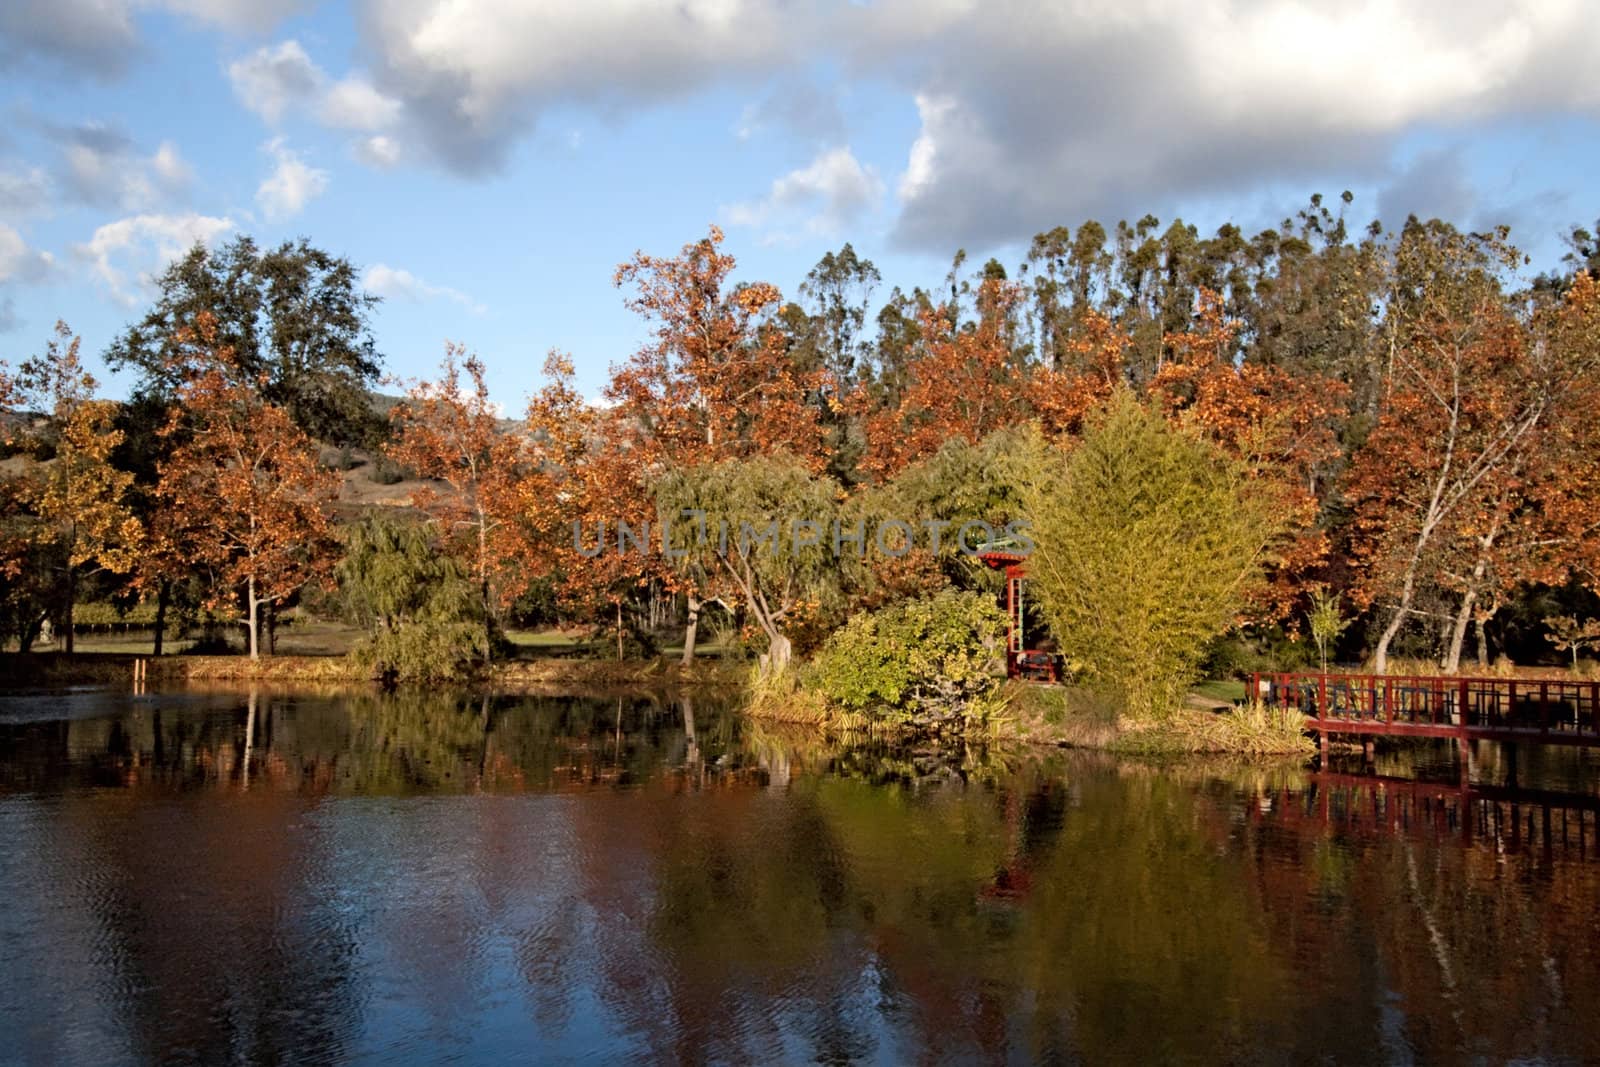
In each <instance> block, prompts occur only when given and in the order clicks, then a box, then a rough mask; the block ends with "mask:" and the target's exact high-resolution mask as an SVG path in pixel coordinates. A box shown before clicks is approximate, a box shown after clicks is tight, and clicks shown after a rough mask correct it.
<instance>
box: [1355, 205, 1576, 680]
mask: <svg viewBox="0 0 1600 1067" xmlns="http://www.w3.org/2000/svg"><path fill="white" fill-rule="evenodd" d="M1504 236H1505V235H1504V232H1503V231H1502V232H1500V233H1498V234H1492V235H1471V236H1469V235H1463V234H1459V233H1457V232H1456V231H1455V230H1453V229H1452V228H1450V227H1447V226H1445V225H1444V224H1441V223H1429V224H1421V223H1417V222H1415V220H1413V221H1412V223H1411V224H1410V225H1408V227H1407V232H1406V233H1405V234H1404V235H1403V237H1402V240H1401V242H1400V245H1399V247H1398V249H1397V253H1396V263H1395V267H1394V270H1395V281H1394V287H1393V288H1394V291H1393V297H1392V300H1391V306H1390V310H1389V315H1390V318H1391V321H1390V323H1389V324H1388V325H1387V330H1388V331H1389V336H1390V337H1391V339H1392V340H1391V351H1390V354H1389V359H1390V363H1391V366H1392V370H1391V372H1390V375H1389V381H1388V384H1387V386H1386V389H1385V396H1384V399H1383V402H1382V406H1381V408H1380V411H1379V416H1378V421H1377V425H1376V426H1375V428H1374V429H1373V432H1372V434H1371V435H1370V437H1369V438H1368V440H1367V441H1366V443H1365V445H1364V446H1363V448H1362V449H1361V450H1360V451H1359V452H1358V453H1357V455H1356V457H1355V462H1354V468H1353V470H1352V472H1351V475H1350V478H1349V482H1348V486H1347V490H1346V491H1347V494H1348V496H1349V497H1350V499H1351V501H1352V503H1353V505H1354V512H1355V514H1354V521H1353V523H1352V539H1353V545H1352V551H1353V554H1354V556H1355V558H1356V560H1357V562H1358V564H1359V565H1360V567H1361V581H1360V584H1359V585H1358V586H1357V589H1356V595H1357V596H1358V597H1359V598H1360V599H1361V600H1362V602H1364V603H1375V604H1378V605H1380V606H1381V608H1382V611H1383V616H1384V624H1383V629H1382V631H1381V633H1380V635H1379V638H1378V643H1377V647H1376V650H1375V653H1374V665H1375V668H1376V669H1377V670H1378V671H1379V672H1380V673H1381V672H1382V671H1384V670H1385V669H1386V668H1387V665H1388V657H1389V650H1390V646H1391V645H1392V644H1393V642H1394V640H1395V638H1396V636H1397V635H1398V634H1399V633H1400V631H1401V629H1402V627H1404V626H1405V625H1406V624H1407V623H1408V622H1410V621H1412V618H1413V615H1414V605H1415V602H1416V598H1417V595H1418V592H1419V590H1421V589H1423V588H1425V587H1427V586H1429V585H1430V584H1432V585H1438V584H1439V583H1440V582H1441V581H1442V580H1443V578H1444V575H1443V574H1442V569H1443V567H1444V566H1445V563H1446V561H1447V560H1448V559H1449V558H1450V557H1451V553H1450V551H1449V548H1450V540H1451V533H1452V530H1453V529H1456V530H1467V529H1471V528H1473V527H1475V526H1478V527H1481V525H1482V521H1481V520H1482V517H1483V516H1484V515H1489V516H1491V518H1490V519H1489V522H1490V524H1491V525H1493V524H1494V521H1495V520H1493V518H1492V515H1493V514H1494V513H1496V512H1499V513H1502V514H1504V508H1505V506H1506V502H1507V501H1508V500H1509V497H1508V496H1507V494H1508V493H1510V492H1512V491H1514V486H1515V483H1516V482H1517V481H1518V480H1519V479H1520V478H1521V477H1522V474H1523V472H1524V471H1525V470H1526V467H1527V463H1528V460H1529V458H1530V457H1531V456H1533V455H1535V454H1536V450H1537V449H1538V447H1539V444H1540V441H1541V439H1542V438H1543V435H1544V432H1545V431H1546V429H1547V428H1548V426H1549V423H1550V421H1551V418H1552V415H1553V414H1554V413H1556V412H1558V411H1559V410H1560V407H1561V405H1562V403H1563V402H1564V401H1565V399H1566V398H1567V397H1568V396H1569V395H1570V393H1571V392H1572V390H1573V388H1574V386H1575V384H1576V383H1577V382H1578V381H1579V380H1580V379H1581V378H1582V377H1583V376H1585V375H1587V374H1588V373H1591V371H1592V367H1593V365H1594V362H1595V359H1596V356H1597V354H1600V353H1597V352H1596V351H1595V350H1594V349H1586V348H1585V347H1584V346H1582V345H1579V346H1576V347H1575V348H1573V349H1569V350H1566V351H1562V352H1560V353H1559V354H1558V352H1557V351H1556V350H1555V348H1554V347H1553V346H1550V345H1546V344H1530V343H1529V337H1528V331H1527V326H1526V324H1525V323H1524V322H1522V321H1519V320H1518V319H1517V318H1516V316H1514V315H1513V314H1512V311H1511V309H1510V308H1509V307H1508V306H1507V302H1506V300H1505V298H1504V296H1503V294H1502V292H1501V290H1500V286H1499V272H1500V271H1502V270H1505V269H1508V268H1509V267H1510V266H1511V265H1513V264H1514V263H1515V262H1516V261H1517V253H1516V252H1515V250H1513V249H1511V248H1510V247H1509V246H1508V245H1507V244H1506V243H1505V241H1504ZM1474 510H1476V511H1477V512H1478V513H1479V517H1478V519H1475V520H1470V521H1469V517H1470V513H1471V512H1473V511H1474ZM1469 536H1470V535H1469ZM1494 536H1495V538H1496V539H1498V537H1499V534H1498V533H1496V534H1495V535H1494Z"/></svg>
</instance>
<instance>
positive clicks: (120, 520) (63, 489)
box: [17, 322, 142, 652]
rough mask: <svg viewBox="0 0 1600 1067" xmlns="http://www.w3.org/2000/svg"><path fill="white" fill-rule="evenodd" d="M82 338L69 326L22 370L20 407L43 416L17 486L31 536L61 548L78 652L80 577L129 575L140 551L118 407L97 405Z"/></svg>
mask: <svg viewBox="0 0 1600 1067" xmlns="http://www.w3.org/2000/svg"><path fill="white" fill-rule="evenodd" d="M79 347H80V341H79V338H77V337H74V336H73V335H72V331H71V330H70V329H68V327H67V325H66V323H62V322H58V323H56V330H55V337H54V338H53V339H52V340H51V341H50V342H49V344H48V346H47V347H46V349H45V352H44V354H43V355H42V356H37V357H35V358H33V359H30V360H28V361H27V362H25V363H23V364H22V366H21V368H19V375H18V391H19V395H20V397H21V402H22V406H24V407H26V408H29V409H32V410H34V411H37V412H40V413H42V414H43V416H44V418H43V421H42V422H41V423H37V424H35V425H34V426H33V428H32V430H31V433H30V434H29V437H30V438H31V439H32V440H31V444H32V446H33V449H34V451H35V454H36V455H38V454H42V453H48V458H47V459H43V460H37V459H36V460H35V461H34V462H32V463H30V464H29V465H28V467H27V469H26V472H25V473H24V475H23V476H22V479H21V483H20V485H19V486H18V489H17V497H18V501H19V503H20V504H21V506H22V508H23V509H24V510H25V511H26V513H27V514H28V516H29V518H30V523H29V525H30V526H31V538H32V540H34V541H36V542H39V543H47V544H51V545H54V546H56V547H57V549H58V552H57V553H55V554H54V557H55V558H56V559H57V560H58V562H59V569H60V576H59V586H58V588H59V593H58V597H59V600H58V604H59V606H58V617H59V619H60V621H61V629H62V640H63V643H64V647H65V649H66V650H67V651H68V652H71V651H72V650H73V605H74V602H75V601H76V599H77V590H78V583H79V580H80V579H81V578H82V577H83V576H84V574H85V573H86V568H88V569H90V570H96V569H104V570H107V571H110V572H112V573H114V574H126V573H128V571H129V569H130V568H131V567H132V566H133V563H134V560H135V559H136V558H137V556H138V553H139V551H140V544H141V540H142V539H141V531H140V526H139V522H138V520H137V519H136V518H135V516H134V514H133V510H132V508H131V507H130V506H129V490H130V487H131V486H132V483H133V476H132V475H131V474H128V473H127V472H125V471H121V470H118V469H117V468H116V467H115V466H114V465H113V464H112V462H111V456H112V453H113V451H114V450H115V449H116V447H117V446H118V445H119V444H120V443H121V441H122V435H121V433H120V431H118V430H116V429H114V428H113V422H114V419H115V415H116V405H115V404H114V403H112V402H111V401H109V400H97V399H95V397H94V392H95V389H96V385H97V383H96V382H95V380H94V377H93V376H92V375H91V374H89V373H88V372H87V371H85V370H84V369H83V364H82V361H81V360H80V358H79V354H78V353H79Z"/></svg>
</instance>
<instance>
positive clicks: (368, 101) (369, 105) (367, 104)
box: [318, 75, 400, 130]
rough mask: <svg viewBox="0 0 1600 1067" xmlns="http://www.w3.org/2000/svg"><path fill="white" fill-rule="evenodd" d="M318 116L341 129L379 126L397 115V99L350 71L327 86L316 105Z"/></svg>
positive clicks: (390, 122) (389, 124) (324, 121)
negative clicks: (320, 100) (346, 75)
mask: <svg viewBox="0 0 1600 1067" xmlns="http://www.w3.org/2000/svg"><path fill="white" fill-rule="evenodd" d="M318 116H319V117H320V118H321V119H322V121H323V123H324V124H326V125H328V126H335V127H338V128H340V129H346V130H381V129H383V128H384V127H386V126H391V125H393V124H394V121H395V120H396V119H398V118H399V117H400V101H398V100H395V99H393V98H392V97H388V96H384V95H383V94H382V93H380V92H378V90H377V89H375V88H373V86H372V83H371V82H369V81H367V80H366V79H365V78H362V77H359V76H354V75H353V76H351V77H348V78H345V79H344V80H343V81H340V82H338V83H336V84H335V85H333V86H332V87H330V88H329V89H328V92H327V94H326V95H325V96H323V98H322V103H321V104H320V105H319V107H318Z"/></svg>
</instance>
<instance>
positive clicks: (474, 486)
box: [388, 344, 530, 619]
mask: <svg viewBox="0 0 1600 1067" xmlns="http://www.w3.org/2000/svg"><path fill="white" fill-rule="evenodd" d="M463 375H464V376H465V377H464V378H463ZM390 424H391V427H392V430H393V440H392V442H391V443H390V445H389V449H388V452H389V456H390V458H392V459H393V460H395V461H396V462H398V463H401V464H404V465H405V466H408V467H410V468H412V469H413V470H414V471H416V473H417V476H418V477H419V478H423V479H426V480H427V481H430V482H432V483H434V485H433V486H431V487H428V488H425V489H423V490H421V491H420V492H419V493H417V495H416V496H415V497H414V498H413V501H412V503H413V504H415V505H416V506H417V507H418V508H419V509H420V510H422V511H424V512H426V513H427V514H428V516H429V517H430V518H432V519H433V520H434V522H435V523H436V524H437V525H438V528H439V530H440V531H441V532H442V533H443V535H444V538H445V541H446V544H447V546H448V547H449V549H450V550H451V551H453V552H455V553H456V554H457V556H458V558H460V559H461V560H462V561H464V562H465V563H466V564H467V568H468V571H469V573H471V575H472V576H473V578H474V580H475V581H476V582H477V584H478V588H479V591H480V594H481V596H482V599H483V607H484V612H485V616H486V618H488V619H493V618H495V617H497V616H498V614H499V613H500V611H501V610H502V609H503V608H505V607H506V606H507V605H509V604H510V602H511V601H512V600H514V599H515V598H516V597H517V596H518V595H519V594H520V593H521V591H522V588H523V584H524V582H523V577H524V573H525V572H523V571H522V570H521V569H520V568H519V567H518V566H517V563H518V561H519V560H520V561H521V562H523V563H526V562H527V561H528V560H529V559H530V553H529V551H528V549H527V546H526V544H525V543H524V542H523V533H524V528H523V526H522V524H521V516H520V513H519V505H520V503H521V502H522V500H523V499H525V496H526V487H523V486H522V485H521V484H520V483H521V481H522V477H523V474H524V462H523V459H524V457H523V451H524V442H523V439H522V437H521V436H520V435H519V434H517V433H515V432H513V431H512V430H511V428H509V427H506V426H503V425H502V420H501V416H500V411H499V409H498V408H497V407H496V406H495V404H494V402H493V401H491V400H490V399H489V387H488V383H487V382H486V381H485V379H484V367H483V362H482V361H481V360H479V359H478V357H476V356H471V355H468V354H467V352H466V350H465V349H464V348H463V347H462V346H460V345H454V344H452V345H449V346H447V347H446V350H445V358H444V361H443V363H442V364H441V365H440V374H439V378H438V379H437V380H436V381H432V382H421V383H419V384H417V385H415V386H413V387H412V389H411V390H410V393H409V395H408V396H407V397H406V399H405V400H403V401H402V402H401V403H399V404H397V405H395V407H394V409H393V410H392V411H391V412H390Z"/></svg>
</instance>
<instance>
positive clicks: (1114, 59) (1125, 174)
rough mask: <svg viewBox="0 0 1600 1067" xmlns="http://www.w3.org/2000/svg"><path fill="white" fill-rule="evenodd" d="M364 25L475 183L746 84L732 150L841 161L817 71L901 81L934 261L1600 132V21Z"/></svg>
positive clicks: (1036, 10)
mask: <svg viewBox="0 0 1600 1067" xmlns="http://www.w3.org/2000/svg"><path fill="white" fill-rule="evenodd" d="M362 27H363V33H364V35H365V38H366V40H365V44H366V47H367V50H368V53H369V54H370V55H371V56H372V57H373V63H372V69H371V78H372V81H373V84H374V85H375V86H376V87H377V88H378V89H379V90H380V91H382V92H384V93H387V94H390V95H391V96H392V97H393V98H394V99H395V100H398V101H399V103H400V105H401V109H402V113H401V115H400V117H399V118H398V119H397V120H396V123H395V128H396V129H400V130H404V131H405V133H406V137H407V141H406V144H407V149H408V154H409V153H410V152H411V150H412V146H413V142H415V144H416V146H417V147H418V148H421V149H424V150H426V152H427V153H429V154H430V155H431V156H432V157H433V158H434V159H436V160H438V161H439V162H441V163H442V164H443V165H445V166H447V167H449V168H451V169H454V170H457V171H459V172H462V173H468V174H472V173H479V172H483V171H488V170H493V169H495V168H497V167H498V166H500V165H501V164H502V163H503V162H504V161H505V160H506V159H507V158H508V154H509V151H510V146H511V145H512V144H513V143H514V142H515V141H516V140H517V139H518V138H521V137H524V136H526V135H527V134H528V133H529V131H531V130H532V129H533V128H534V127H535V125H536V124H537V123H538V121H539V119H540V117H541V116H542V115H543V114H545V113H547V112H548V111H550V110H551V109H552V108H555V107H561V108H573V107H576V108H580V109H582V108H592V109H595V110H599V111H602V112H604V113H606V114H608V115H614V114H617V113H626V112H629V111H634V110H639V109H643V108H648V107H652V106H655V105H657V104H659V103H661V102H662V101H664V100H669V99H673V98H676V97H681V96H682V95H684V94H687V93H692V92H696V91H699V90H702V89H705V88H708V87H715V86H726V85H729V84H737V85H746V86H752V85H755V86H760V87H761V89H760V90H758V91H756V92H752V93H751V94H750V98H751V99H752V100H756V101H759V102H757V103H755V104H754V105H753V106H752V107H750V108H748V109H746V111H745V112H744V114H743V115H742V116H737V117H735V118H736V120H737V126H736V128H737V130H738V132H739V134H740V135H741V136H744V137H749V136H753V135H756V134H758V133H759V132H761V131H762V130H766V129H771V128H774V127H777V126H783V127H784V128H785V129H786V130H788V131H789V133H790V134H791V135H795V136H798V137H800V138H801V139H803V140H805V141H807V142H810V143H812V144H820V145H834V144H840V143H844V140H845V137H846V135H847V133H846V131H844V130H842V129H841V128H840V122H841V120H840V117H839V115H838V114H837V111H838V108H837V102H838V99H839V94H838V93H831V94H830V93H828V92H823V91H814V90H810V89H807V88H806V83H805V81H804V79H803V76H802V74H801V73H800V72H804V71H812V70H815V69H817V67H818V66H819V65H820V66H821V67H822V69H826V70H837V71H839V72H840V83H841V85H842V91H843V92H844V93H848V91H849V86H850V84H851V83H852V82H853V81H856V80H859V79H860V77H861V75H862V72H864V71H872V72H874V73H875V74H878V75H880V76H886V77H888V78H891V79H893V81H894V82H895V83H897V84H899V85H901V86H903V87H904V89H905V90H906V92H907V94H908V95H909V96H911V97H912V98H913V99H915V100H916V101H917V102H918V107H919V113H920V116H921V120H922V125H921V129H920V131H919V132H918V134H917V136H916V138H915V143H914V144H913V145H910V146H907V147H908V153H907V156H906V163H905V170H904V173H903V175H901V176H899V181H898V182H897V183H896V185H897V191H898V193H899V202H900V203H899V207H900V218H899V221H898V223H897V226H896V237H897V238H898V240H899V241H900V243H902V244H909V245H915V246H921V247H933V246H937V247H941V248H943V247H948V246H949V245H951V244H954V243H968V242H977V243H984V242H995V241H1001V240H1014V239H1025V238H1026V237H1027V236H1028V235H1030V234H1031V233H1033V232H1036V230H1038V229H1040V228H1043V227H1045V226H1049V225H1055V224H1058V223H1060V222H1075V221H1077V220H1078V219H1081V218H1083V217H1085V216H1087V215H1098V216H1102V217H1106V218H1107V220H1108V221H1114V220H1115V219H1116V218H1117V217H1118V216H1119V215H1120V214H1122V213H1126V212H1129V211H1138V210H1143V209H1145V208H1146V207H1148V206H1150V205H1159V204H1163V203H1171V202H1172V201H1173V200H1175V199H1177V198H1178V197H1180V196H1182V197H1188V198H1195V197H1201V198H1211V197H1216V196H1222V195H1238V194H1245V193H1249V192H1253V191H1259V190H1263V189H1267V188H1278V187H1281V186H1282V185H1284V184H1300V183H1304V182H1309V181H1314V180H1322V179H1326V178H1330V177H1332V178H1335V179H1338V178H1343V179H1346V180H1348V181H1350V183H1351V184H1356V185H1359V184H1361V183H1362V182H1365V183H1366V184H1367V185H1376V184H1378V183H1381V182H1382V181H1383V180H1384V179H1385V178H1386V177H1387V175H1388V174H1389V173H1390V172H1391V171H1392V169H1393V152H1394V147H1395V144H1396V143H1397V142H1398V141H1399V139H1400V138H1401V137H1402V136H1403V135H1405V134H1406V133H1407V132H1410V131H1413V130H1416V129H1418V128H1419V127H1423V126H1434V127H1437V126H1450V125H1457V124H1465V123H1480V122H1488V121H1496V120H1503V119H1507V118H1514V117H1517V116H1522V115H1526V114H1530V113H1535V114H1536V113H1540V112H1544V113H1560V114H1571V113H1573V112H1578V113H1583V114H1587V115H1591V116H1593V115H1596V114H1600V80H1597V79H1594V78H1592V77H1590V75H1589V73H1588V72H1589V70H1590V68H1591V66H1592V64H1591V62H1590V57H1588V56H1587V55H1586V51H1587V50H1588V49H1589V46H1590V43H1591V42H1592V41H1594V40H1595V39H1596V38H1597V37H1600V5H1597V4H1595V3H1594V2H1593V0H1520V2H1518V0H1353V2H1352V3H1347V4H1331V5H1328V4H1324V5H1320V6H1319V5H1313V4H1307V3H1304V2H1303V0H1201V2H1200V3H1188V4H1179V3H1176V2H1175V0H1070V2H1063V3H1057V4H1038V3H1035V2H1026V0H994V2H992V3H977V2H976V0H875V2H873V3H866V4H863V3H849V2H835V3H824V4H818V5H808V6H801V7H796V6H794V5H791V4H787V3H785V2H784V0H685V2H683V3H678V4H672V5H664V4H656V3H647V2H646V0H589V2H587V3H585V4H584V5H582V6H581V7H580V8H571V7H565V8H563V7H560V6H556V5H536V4H527V3H524V2H522V0H365V18H364V20H363V22H362ZM795 79H801V80H799V81H798V82H797V81H795ZM785 86H788V87H789V88H785ZM763 92H764V93H765V95H762V93H763ZM743 206H744V207H752V206H753V205H743Z"/></svg>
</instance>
